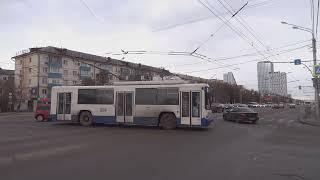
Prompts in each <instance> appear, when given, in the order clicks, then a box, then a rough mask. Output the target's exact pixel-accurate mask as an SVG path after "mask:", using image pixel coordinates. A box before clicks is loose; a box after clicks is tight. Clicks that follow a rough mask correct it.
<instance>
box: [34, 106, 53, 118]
mask: <svg viewBox="0 0 320 180" xmlns="http://www.w3.org/2000/svg"><path fill="white" fill-rule="evenodd" d="M34 117H35V119H36V120H37V121H44V120H49V119H50V104H38V106H37V108H36V112H35V114H34Z"/></svg>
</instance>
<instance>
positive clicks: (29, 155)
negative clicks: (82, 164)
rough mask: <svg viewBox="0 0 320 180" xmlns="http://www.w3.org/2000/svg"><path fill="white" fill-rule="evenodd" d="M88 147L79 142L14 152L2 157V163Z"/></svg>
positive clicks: (0, 161)
mask: <svg viewBox="0 0 320 180" xmlns="http://www.w3.org/2000/svg"><path fill="white" fill-rule="evenodd" d="M86 147H89V145H88V144H82V145H81V144H77V145H69V146H64V147H56V148H50V149H49V148H48V149H43V150H38V151H32V152H26V153H19V154H13V155H12V156H11V157H0V165H8V164H10V163H13V161H16V160H31V159H39V158H45V157H48V156H53V155H57V154H63V153H67V152H70V151H74V150H77V149H82V148H86Z"/></svg>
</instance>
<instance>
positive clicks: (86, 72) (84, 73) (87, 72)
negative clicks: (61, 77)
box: [80, 70, 90, 76]
mask: <svg viewBox="0 0 320 180" xmlns="http://www.w3.org/2000/svg"><path fill="white" fill-rule="evenodd" d="M80 75H81V76H90V71H83V70H81V71H80Z"/></svg>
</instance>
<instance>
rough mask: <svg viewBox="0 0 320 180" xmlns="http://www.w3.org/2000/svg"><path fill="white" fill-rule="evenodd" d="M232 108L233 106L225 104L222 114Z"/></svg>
mask: <svg viewBox="0 0 320 180" xmlns="http://www.w3.org/2000/svg"><path fill="white" fill-rule="evenodd" d="M232 108H233V105H231V104H225V105H224V108H223V112H225V111H228V110H230V109H232Z"/></svg>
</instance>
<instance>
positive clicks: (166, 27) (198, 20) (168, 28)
mask: <svg viewBox="0 0 320 180" xmlns="http://www.w3.org/2000/svg"><path fill="white" fill-rule="evenodd" d="M271 1H274V0H266V1H263V2H259V3H256V4H252V5H248V6H246V9H251V8H257V7H260V6H263V5H266V4H269V3H270V2H271ZM249 2H251V1H249ZM226 14H227V13H222V14H219V16H224V15H226ZM214 17H216V16H212V15H211V16H206V17H201V18H197V19H192V20H189V21H185V22H182V23H176V24H173V25H167V26H164V27H161V28H157V29H154V30H153V31H152V32H159V31H165V30H170V29H173V28H176V27H179V26H184V25H188V24H193V23H197V22H201V21H205V20H208V19H212V18H214Z"/></svg>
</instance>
